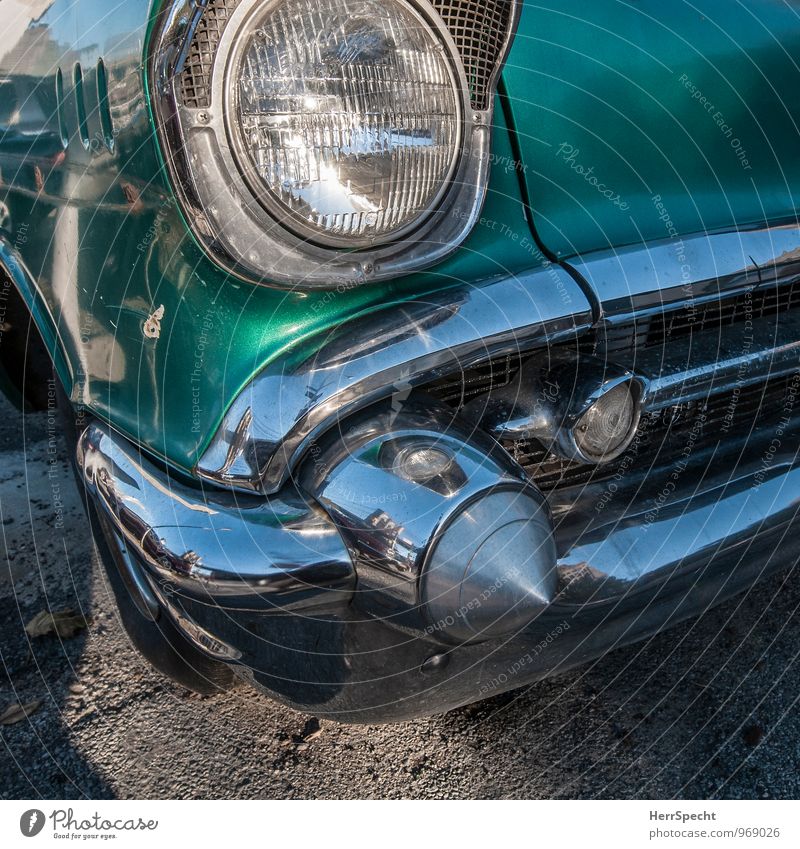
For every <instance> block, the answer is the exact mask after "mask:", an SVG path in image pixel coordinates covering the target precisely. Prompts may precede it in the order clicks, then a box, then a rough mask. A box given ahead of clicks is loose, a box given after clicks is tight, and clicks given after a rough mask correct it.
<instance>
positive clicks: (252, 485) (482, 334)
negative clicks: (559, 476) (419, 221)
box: [196, 265, 592, 494]
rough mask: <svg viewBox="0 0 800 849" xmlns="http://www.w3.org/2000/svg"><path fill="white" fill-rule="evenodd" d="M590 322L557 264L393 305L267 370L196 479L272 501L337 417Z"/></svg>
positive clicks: (229, 417)
mask: <svg viewBox="0 0 800 849" xmlns="http://www.w3.org/2000/svg"><path fill="white" fill-rule="evenodd" d="M591 321H592V315H591V307H590V305H589V303H588V301H587V300H586V298H585V297H584V295H583V293H582V292H581V291H580V289H579V288H578V286H577V284H576V283H575V281H574V280H573V279H572V277H570V276H569V275H568V274H567V273H566V272H565V271H564V270H563V269H562V268H560V267H559V266H555V265H550V266H548V267H546V268H540V269H537V270H536V271H534V272H530V273H528V274H527V275H525V276H523V277H519V278H510V277H509V278H502V279H500V280H494V281H490V282H487V283H484V284H481V285H478V286H462V287H460V288H458V289H455V290H451V291H448V292H445V293H443V294H441V295H436V296H433V297H431V298H430V299H427V300H424V299H417V300H415V301H410V302H406V303H400V304H392V305H387V306H386V307H385V308H384V309H383V310H381V311H380V312H378V313H375V314H371V315H368V316H365V317H363V318H361V319H357V320H354V321H352V322H349V323H348V324H346V325H344V326H343V327H342V328H340V329H338V330H337V331H336V332H334V333H332V334H331V335H330V336H329V337H328V338H326V339H323V340H315V341H314V342H313V343H312V344H311V347H310V350H299V351H297V350H296V351H292V352H291V353H290V354H289V355H287V356H286V357H284V358H282V359H280V360H277V361H276V362H273V363H271V364H270V365H268V366H267V367H266V368H265V369H264V370H263V371H262V372H261V373H260V374H259V375H257V377H255V378H254V379H253V380H252V381H251V383H250V384H249V385H248V386H247V387H246V388H245V389H244V390H243V391H242V393H241V394H240V395H239V397H238V398H237V399H236V400H235V401H234V403H233V405H232V406H231V408H230V409H229V410H228V412H227V414H226V415H225V418H224V420H223V423H222V425H221V426H220V428H219V430H218V432H217V434H216V436H215V437H214V439H213V441H212V442H211V444H210V446H209V447H208V449H207V450H206V452H205V454H204V455H203V457H202V458H201V460H200V462H199V464H198V466H197V468H196V474H197V475H198V476H199V477H201V478H203V479H206V480H208V481H211V482H213V483H216V484H221V485H224V486H229V487H231V486H232V487H234V488H239V489H243V490H251V491H252V490H261V491H263V492H265V493H268V494H271V493H275V492H277V491H279V490H280V489H281V487H282V486H283V485H284V483H285V482H286V481H287V480H288V478H289V476H290V475H291V473H292V472H293V471H294V469H295V468H296V467H297V465H298V463H299V461H300V459H301V458H302V456H303V455H304V453H305V452H306V451H308V450H309V448H310V447H311V446H312V444H313V442H314V441H315V440H316V439H317V438H318V437H319V436H320V435H321V434H322V433H324V432H325V431H326V430H328V429H329V428H331V427H333V426H334V425H335V424H336V422H337V421H338V420H339V419H340V418H342V417H344V416H347V415H350V414H351V413H353V412H355V411H356V410H359V409H363V408H364V407H366V406H368V405H370V404H372V403H374V402H375V401H378V400H380V399H381V398H385V397H388V396H391V395H394V394H400V395H403V396H404V395H405V394H407V393H408V392H409V391H410V390H411V389H412V388H414V387H416V386H420V385H421V384H424V383H428V382H430V381H431V380H433V379H436V378H437V377H440V376H443V375H445V374H449V373H453V372H457V371H459V370H460V369H466V368H469V367H471V366H473V365H475V364H477V363H479V362H481V361H483V360H485V359H487V358H488V357H491V356H493V355H494V354H496V353H499V352H501V351H513V350H520V351H526V350H529V349H531V348H535V347H537V346H541V345H545V344H555V343H559V342H564V341H565V340H568V339H575V338H576V336H577V335H578V334H579V333H580V332H581V331H583V330H586V329H588V327H589V326H590V324H591ZM248 416H250V417H251V418H252V420H251V422H250V424H249V427H248V428H247V434H248V438H247V439H243V438H242V435H243V434H242V430H243V427H242V423H243V422H244V421H245V420H246V419H247V417H248ZM237 444H238V454H236V456H235V459H234V458H233V456H232V448H233V447H234V446H236V445H237Z"/></svg>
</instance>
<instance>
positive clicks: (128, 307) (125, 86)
mask: <svg viewBox="0 0 800 849" xmlns="http://www.w3.org/2000/svg"><path fill="white" fill-rule="evenodd" d="M158 5H160V4H158ZM44 7H47V8H46V9H44ZM42 8H43V9H44V11H42V9H38V10H36V11H37V12H39V13H40V14H39V16H38V17H36V18H32V20H31V21H30V23H29V26H28V27H27V28H26V29H25V30H23V31H21V32H20V33H19V35H18V42H17V44H16V45H15V47H13V48H12V49H10V50H9V51H7V52H6V54H5V56H4V57H2V59H0V73H2V74H3V77H4V81H3V99H4V101H5V103H4V105H3V115H2V116H1V117H2V129H3V133H2V137H0V168H1V169H2V174H3V179H4V191H3V194H2V199H3V202H4V203H5V204H6V205H7V207H8V212H9V227H8V232H7V234H6V236H5V237H4V242H5V244H6V248H7V250H8V252H9V253H10V254H14V255H15V256H17V257H18V258H19V261H20V262H22V263H24V264H26V265H27V266H28V267H29V268H30V278H31V280H32V281H35V284H33V286H34V287H35V291H31V292H29V293H28V299H29V303H30V304H31V305H33V303H34V301H36V302H40V303H41V304H42V305H44V308H43V309H40V310H39V311H38V313H37V314H38V317H39V318H40V321H41V323H42V327H43V335H44V336H45V339H46V341H49V342H50V343H51V345H52V346H53V348H54V350H55V348H56V347H61V348H62V353H63V356H64V358H65V360H66V362H67V363H68V364H69V371H70V372H71V381H70V382H71V384H72V397H73V400H74V401H75V403H77V404H81V405H85V406H86V407H87V408H88V409H89V410H91V411H92V412H93V413H95V414H96V415H98V416H100V417H101V418H103V419H105V420H107V421H108V422H109V423H110V424H112V425H113V426H114V427H115V428H116V429H118V430H119V431H121V432H122V433H124V434H127V435H129V436H130V437H132V438H134V439H135V440H136V441H137V442H139V443H141V444H142V445H143V446H145V447H146V448H147V449H148V450H150V451H151V452H153V453H154V454H156V455H158V456H161V457H162V458H164V459H166V460H167V461H168V462H170V463H171V464H173V465H175V466H177V467H180V468H183V469H186V470H191V469H192V467H193V466H194V464H195V463H196V461H197V459H198V457H199V456H200V454H201V453H202V451H203V448H204V447H205V445H206V444H207V443H208V441H209V440H210V439H211V437H212V435H213V434H214V432H215V430H216V428H217V426H218V425H219V422H220V421H221V419H222V416H223V414H224V412H225V410H226V408H227V407H228V406H229V405H230V404H231V402H232V401H233V399H234V398H235V397H236V395H237V394H238V392H239V391H240V389H241V388H242V386H244V385H245V384H246V383H247V381H248V380H249V379H250V378H251V377H252V376H253V375H254V374H255V373H257V372H259V371H260V370H261V369H263V368H264V367H265V366H266V365H267V364H268V363H270V362H271V361H272V360H274V359H275V358H276V357H278V356H279V355H281V354H283V353H285V352H286V351H288V350H290V349H291V348H292V347H293V346H296V345H298V344H300V343H301V342H304V343H305V342H307V341H308V340H309V339H310V338H313V337H319V338H320V340H323V339H324V337H325V335H326V334H327V333H328V332H329V331H331V330H333V329H335V328H337V327H339V326H340V325H341V324H342V323H343V322H345V321H347V320H348V319H350V318H352V317H354V316H356V315H359V314H363V313H365V312H370V311H372V310H375V309H377V308H379V307H386V305H387V304H391V303H392V302H393V301H398V302H402V301H403V300H406V299H409V298H411V297H414V296H419V295H424V294H426V293H433V292H435V291H439V290H442V289H446V288H448V287H450V286H453V285H455V284H458V283H463V282H465V281H467V282H470V281H478V280H482V279H486V278H490V277H497V276H507V275H515V274H517V273H519V272H521V271H523V270H526V269H529V268H531V267H537V266H540V265H543V264H546V263H547V261H546V260H545V259H544V257H543V256H542V255H541V253H540V251H539V250H538V249H537V247H536V245H535V242H534V240H533V238H532V236H531V233H530V231H529V229H528V225H527V223H526V218H525V211H524V207H523V204H522V200H521V192H520V183H519V179H518V168H517V164H516V162H515V160H514V157H513V151H512V148H511V144H510V139H509V135H508V131H507V128H506V126H505V124H504V121H503V116H502V110H500V109H498V110H497V111H496V113H495V114H496V126H495V127H494V132H493V134H494V141H495V148H494V154H493V159H494V168H493V175H492V181H491V185H490V188H489V192H488V197H487V200H486V204H485V207H484V210H483V215H482V218H481V221H480V222H479V224H478V226H476V228H475V230H474V232H473V234H472V235H471V237H470V239H469V240H468V241H467V242H466V243H465V244H464V245H463V246H462V247H461V248H460V249H459V250H458V251H457V252H456V253H455V254H454V255H453V256H452V257H451V258H450V259H449V260H447V261H446V262H444V263H442V264H441V265H439V266H437V267H436V268H434V269H432V270H430V271H427V272H424V273H420V274H416V275H413V276H410V277H408V278H405V279H402V280H397V281H391V282H389V283H387V284H378V285H373V286H364V287H361V288H354V289H350V290H348V291H328V292H309V293H304V292H287V291H282V290H280V289H277V288H273V287H270V286H269V285H265V286H259V285H253V284H251V283H247V282H244V281H241V280H239V279H236V278H233V277H231V276H229V275H228V274H227V273H225V272H224V271H222V270H221V269H220V268H219V267H218V266H217V265H215V264H214V263H213V262H212V261H211V260H210V259H209V258H208V257H207V256H206V255H205V254H204V252H203V251H202V250H201V249H200V248H199V247H198V246H197V245H196V244H195V242H194V241H193V239H192V237H191V236H190V234H189V231H188V228H187V226H186V223H185V221H184V220H183V218H182V214H181V212H180V210H179V209H178V207H177V204H176V202H175V200H174V196H173V193H172V190H171V188H170V186H169V183H168V181H167V179H166V176H165V173H164V171H163V169H162V162H161V159H160V155H159V151H158V149H157V143H156V139H155V134H154V133H153V130H152V122H151V115H150V113H149V111H148V108H147V97H146V86H145V82H146V81H145V69H146V62H145V56H146V43H147V36H148V31H149V27H150V24H151V22H152V21H153V19H154V16H155V14H156V12H157V8H155V7H152V8H151V6H150V4H149V3H145V2H143V1H142V2H137V3H125V4H120V6H119V9H118V11H119V14H115V10H114V9H113V8H111V9H109V7H108V6H107V5H105V4H99V3H97V2H80V3H76V2H72V0H56V2H53V3H50V4H47V3H43V4H42ZM23 55H25V56H26V60H25V62H24V70H25V72H24V73H22V72H21V69H22V67H23V63H22V62H21V61H20V57H21V56H23ZM78 69H80V72H78ZM98 82H100V85H99V86H98ZM106 89H107V92H108V95H107V97H105V90H106ZM19 103H24V104H25V105H26V109H25V110H20V109H18V108H17V106H18V104H19ZM83 113H85V119H84V118H83ZM64 135H66V139H64V140H63V141H66V144H64V143H63V141H62V136H64ZM109 136H110V137H109ZM465 214H467V212H466V211H465ZM20 234H22V236H21V235H20ZM148 322H149V323H148ZM65 382H66V381H65Z"/></svg>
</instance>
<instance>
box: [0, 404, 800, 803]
mask: <svg viewBox="0 0 800 849" xmlns="http://www.w3.org/2000/svg"><path fill="white" fill-rule="evenodd" d="M70 474H71V473H70V471H69V469H68V466H67V462H66V455H65V449H64V446H63V444H62V443H61V441H60V439H59V437H58V434H57V427H56V424H55V422H52V421H48V418H47V416H46V415H45V414H37V415H33V416H27V417H24V419H23V417H22V415H21V414H20V413H18V412H17V411H16V410H14V409H13V408H11V407H10V406H9V405H8V404H7V403H6V402H5V401H2V402H0V519H1V520H2V532H3V537H2V545H3V549H2V552H1V554H2V569H0V623H2V636H0V647H2V664H3V674H2V681H1V682H0V714H1V713H2V712H3V711H4V710H5V709H6V707H7V706H8V705H9V704H12V703H15V702H21V703H23V704H31V703H32V704H34V705H36V703H39V706H38V708H37V709H36V710H34V711H33V712H32V713H31V714H30V716H29V717H28V718H27V719H23V720H22V721H20V722H17V723H15V724H12V725H6V726H2V727H0V736H1V737H2V746H0V776H2V781H1V782H0V795H2V797H3V798H11V799H14V798H29V797H33V798H36V797H44V798H81V797H89V798H294V797H297V798H367V797H369V798H371V797H377V798H398V797H405V798H409V797H411V798H450V797H455V798H473V797H479V798H595V797H601V798H633V797H644V798H669V797H687V798H709V797H722V798H795V799H797V798H799V797H800V769H798V766H799V765H800V711H799V710H798V704H797V702H798V695H799V694H800V683H799V682H800V675H799V674H798V673H799V672H800V668H799V667H798V649H800V615H798V605H799V604H800V586H799V585H798V581H797V574H796V573H795V572H794V571H793V570H790V569H788V568H787V570H786V571H784V572H783V573H781V574H778V575H776V576H773V577H772V578H770V579H769V580H767V581H765V582H764V583H762V584H761V585H759V586H758V587H757V588H756V589H754V590H753V591H751V592H749V593H747V594H746V595H742V596H739V597H738V598H736V599H735V600H733V601H732V602H729V603H727V604H725V605H724V606H722V607H720V608H717V609H715V610H713V611H711V612H709V613H707V614H706V615H705V616H703V617H701V618H700V619H698V620H695V621H692V622H689V623H686V624H683V625H681V626H678V627H676V628H674V629H673V630H671V631H669V632H667V633H665V634H662V635H660V636H659V637H657V638H655V639H653V640H651V641H649V642H648V643H646V644H643V645H638V646H633V647H630V648H625V649H620V650H618V651H615V652H613V653H612V654H610V655H608V656H606V657H605V658H603V659H602V660H600V661H598V662H596V663H595V664H593V665H591V666H588V667H585V668H582V669H579V670H577V671H574V672H572V673H570V674H567V675H562V676H561V677H559V678H557V679H553V680H550V681H546V682H544V683H540V684H536V685H535V686H532V687H529V688H527V689H524V690H519V691H517V692H515V693H511V694H508V695H506V696H503V697H500V698H495V699H493V700H490V701H486V702H483V703H481V704H479V705H473V706H471V707H469V708H464V709H461V710H457V711H454V712H452V713H450V714H447V715H445V716H437V717H433V718H430V719H424V720H419V721H415V722H409V723H406V724H403V725H395V726H374V727H345V726H339V725H336V724H334V723H333V722H329V721H326V720H323V721H322V722H319V721H318V720H317V719H316V718H313V717H307V716H303V715H300V714H298V713H295V712H293V711H291V710H289V709H287V708H284V707H281V706H280V705H277V704H274V703H272V702H270V701H269V700H267V699H266V698H264V697H262V696H259V695H258V694H256V693H254V692H251V691H249V690H248V689H246V688H239V689H237V690H235V691H233V692H231V693H228V694H225V695H221V696H215V697H210V698H201V697H198V696H194V695H190V694H188V693H187V692H186V691H184V690H183V689H182V688H180V687H176V686H174V685H172V684H170V683H169V682H166V681H164V680H163V679H162V678H160V677H159V676H158V675H157V674H156V673H155V672H153V671H151V669H150V668H149V667H148V666H147V665H146V663H145V662H144V661H143V660H142V659H141V658H140V657H139V656H138V655H137V654H136V652H135V651H134V650H133V649H132V648H131V646H130V644H129V642H128V640H127V638H126V636H125V634H124V632H123V630H122V627H121V625H120V624H119V622H118V619H117V614H116V608H115V606H114V603H113V600H112V598H111V595H110V589H109V588H108V587H107V585H106V583H105V581H104V577H103V574H102V571H101V568H100V566H99V564H98V563H97V561H96V559H95V557H94V555H93V551H92V546H91V543H90V541H89V537H88V529H87V523H86V520H85V518H84V516H83V514H82V511H81V507H80V503H79V501H78V497H77V492H76V490H75V487H74V484H73V483H72V480H71V477H70ZM44 609H50V610H62V609H72V610H74V611H78V612H80V613H83V614H85V615H86V616H87V617H88V618H90V620H91V624H90V625H89V627H88V629H86V630H85V631H84V632H82V633H81V634H79V635H78V636H75V637H73V638H71V639H64V640H61V639H59V638H57V637H53V636H50V637H38V638H34V639H29V638H28V637H27V635H26V633H25V630H24V626H25V624H26V623H28V622H29V621H30V620H31V619H32V618H33V617H34V616H35V615H36V614H37V613H39V612H40V611H42V610H44Z"/></svg>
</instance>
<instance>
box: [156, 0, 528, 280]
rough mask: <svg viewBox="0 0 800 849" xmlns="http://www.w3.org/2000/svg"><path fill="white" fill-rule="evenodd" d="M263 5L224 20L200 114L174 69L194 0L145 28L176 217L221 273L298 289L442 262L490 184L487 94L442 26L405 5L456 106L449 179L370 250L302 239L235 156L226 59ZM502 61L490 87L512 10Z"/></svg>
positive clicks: (415, 3)
mask: <svg viewBox="0 0 800 849" xmlns="http://www.w3.org/2000/svg"><path fill="white" fill-rule="evenodd" d="M269 2H270V0H241V2H240V3H239V4H238V6H236V8H235V9H234V11H233V13H232V14H231V15H230V17H229V19H228V20H227V22H226V26H225V29H224V31H223V32H222V35H221V38H220V42H219V45H218V48H217V52H216V54H215V57H214V69H213V72H212V76H211V86H210V105H209V107H208V108H189V107H187V106H185V105H183V103H182V99H181V92H180V74H181V71H182V68H183V65H184V63H185V62H186V57H187V52H188V48H189V46H190V45H191V42H192V38H193V36H194V33H195V30H196V27H197V25H198V23H199V21H200V18H201V16H202V14H203V13H204V11H205V3H204V4H202V6H200V5H199V4H197V3H196V2H193V0H180V2H177V3H172V4H170V5H169V8H168V10H167V11H166V12H165V14H164V16H163V19H162V20H161V21H160V22H159V24H158V25H157V27H156V30H155V32H154V37H153V49H152V50H151V54H150V55H151V64H150V76H151V81H150V82H151V94H152V105H153V111H154V118H155V122H156V126H157V129H158V133H159V137H160V141H161V146H162V150H163V153H164V158H165V161H166V164H167V168H168V171H169V174H170V177H171V182H172V186H173V189H174V191H175V193H176V196H177V198H178V200H179V202H180V205H181V208H182V210H183V212H184V217H185V219H186V221H187V223H188V225H189V227H190V229H191V231H192V233H193V234H194V236H195V238H196V240H197V241H198V242H199V243H200V245H201V246H202V247H203V248H204V249H205V250H206V251H207V252H208V253H209V254H210V255H211V256H212V257H213V259H214V260H215V261H216V262H217V263H218V264H219V265H221V266H222V267H223V268H225V269H226V270H227V271H228V272H230V273H232V274H235V275H236V276H238V277H241V278H243V279H245V280H249V281H251V282H254V283H261V284H266V285H276V286H280V287H284V288H285V287H292V288H298V289H313V288H342V287H347V288H349V287H352V286H356V285H359V284H363V283H367V282H371V281H378V280H385V279H391V278H395V277H398V276H401V275H404V274H408V273H411V272H413V271H417V270H419V269H421V268H424V267H428V266H430V265H433V264H435V263H437V262H440V261H441V260H442V259H444V258H445V257H446V256H447V255H449V254H450V253H451V252H453V251H454V250H456V248H457V247H458V245H459V244H461V242H463V240H464V239H465V238H466V236H467V235H468V234H469V232H470V231H471V230H472V229H473V227H474V226H475V224H476V222H477V220H478V217H479V215H480V211H481V208H482V205H483V201H484V198H485V194H486V188H487V183H488V178H489V170H490V169H489V165H490V150H491V124H492V112H493V110H492V105H491V104H492V98H491V97H489V98H488V101H489V104H488V106H487V108H485V109H476V108H474V105H473V104H472V102H471V98H470V89H469V84H468V81H467V75H466V71H465V69H464V64H463V62H462V60H461V57H460V56H459V53H458V48H457V46H456V44H455V42H454V41H453V38H452V36H451V35H450V33H449V31H448V30H447V27H446V26H445V24H444V22H443V20H442V19H441V17H440V16H439V15H438V13H437V12H436V11H435V9H434V8H433V6H432V5H431V4H430V3H429V2H428V0H402V2H403V4H404V5H406V6H407V7H409V8H411V9H413V10H414V14H415V15H416V16H418V17H419V19H420V20H421V21H422V22H424V23H425V25H427V26H429V27H431V30H432V31H433V32H434V33H435V34H436V36H437V38H438V40H439V43H440V44H441V45H442V50H443V51H444V52H445V54H446V56H447V59H448V65H449V67H450V70H451V75H452V79H453V82H454V85H455V86H456V88H457V91H456V92H455V93H456V95H457V102H458V103H459V104H460V108H461V138H460V144H459V145H458V150H457V153H456V155H455V156H454V159H453V162H452V164H451V169H450V174H449V179H448V180H447V181H446V182H445V184H444V185H443V186H442V187H441V191H440V192H439V193H438V195H437V197H436V201H435V203H433V204H432V205H431V208H430V210H429V212H428V214H427V215H426V216H424V217H423V218H421V219H418V220H414V221H413V222H411V223H410V225H409V226H408V227H407V228H405V229H404V230H402V231H399V232H397V233H393V234H391V238H390V240H388V241H386V242H381V243H379V244H375V245H369V244H360V245H352V244H350V245H349V244H348V243H347V241H346V240H338V239H331V240H328V239H326V240H325V242H326V243H325V244H322V243H321V242H315V241H312V240H310V239H308V238H307V237H303V236H302V235H301V234H300V232H301V231H299V230H296V229H293V228H292V227H291V226H287V222H286V220H285V219H284V218H283V216H281V215H280V213H279V211H278V210H276V209H274V208H272V209H270V208H269V204H265V203H263V198H259V197H258V196H257V192H256V191H254V189H253V185H252V180H248V179H246V176H245V173H243V169H242V167H241V163H240V162H239V161H238V157H237V154H236V149H235V147H234V146H233V145H235V134H232V133H230V132H229V130H230V127H229V126H228V125H227V120H228V119H227V118H226V115H228V114H230V113H229V111H228V107H229V105H230V101H229V98H230V96H231V92H230V86H229V84H228V78H229V65H230V61H231V52H232V50H234V49H235V45H236V39H237V37H238V34H239V32H240V31H241V28H242V27H243V26H245V25H246V22H247V20H248V18H249V17H250V16H251V15H253V14H261V13H263V11H264V9H265V8H268V6H269ZM513 6H514V8H513V12H512V23H511V24H510V25H509V32H508V35H507V39H506V42H505V47H504V52H503V55H502V56H501V57H500V58H499V59H498V62H497V67H496V69H495V73H494V75H493V76H492V79H491V90H492V91H494V86H495V85H496V80H497V76H498V74H499V70H500V67H501V65H502V61H503V60H504V58H505V54H506V53H507V51H508V48H509V46H510V43H511V39H512V37H513V32H514V30H515V28H516V27H515V25H516V19H517V16H518V11H519V10H518V8H517V6H518V4H517V3H514V4H513Z"/></svg>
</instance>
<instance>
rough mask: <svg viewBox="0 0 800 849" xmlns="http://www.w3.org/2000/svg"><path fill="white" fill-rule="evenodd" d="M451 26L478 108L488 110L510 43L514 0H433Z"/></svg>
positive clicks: (472, 98)
mask: <svg viewBox="0 0 800 849" xmlns="http://www.w3.org/2000/svg"><path fill="white" fill-rule="evenodd" d="M432 5H433V7H434V8H435V9H436V11H437V12H438V13H439V14H440V15H441V17H442V20H443V21H444V22H445V24H446V25H447V29H448V30H449V31H450V35H451V36H452V37H453V41H455V43H456V47H457V48H458V52H459V55H460V56H461V61H462V62H463V63H464V69H465V70H466V72H467V84H468V85H469V92H470V100H471V101H472V106H473V108H475V109H488V108H489V99H490V97H491V95H492V91H491V80H492V74H494V71H495V68H496V67H497V64H498V62H499V61H500V59H501V57H502V53H503V48H504V46H505V43H506V37H507V35H508V30H509V27H510V26H511V16H512V14H513V11H514V4H513V2H512V0H432Z"/></svg>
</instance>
